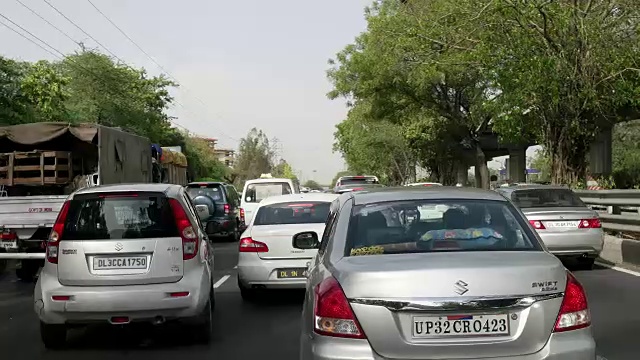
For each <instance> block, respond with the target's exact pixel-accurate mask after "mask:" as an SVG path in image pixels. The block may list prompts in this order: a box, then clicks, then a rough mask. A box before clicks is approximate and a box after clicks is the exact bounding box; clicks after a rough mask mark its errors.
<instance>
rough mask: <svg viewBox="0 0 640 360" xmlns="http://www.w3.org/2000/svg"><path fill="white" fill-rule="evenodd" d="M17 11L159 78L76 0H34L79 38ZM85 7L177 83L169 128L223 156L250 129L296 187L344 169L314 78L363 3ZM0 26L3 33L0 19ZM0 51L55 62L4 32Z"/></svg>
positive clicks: (45, 36)
mask: <svg viewBox="0 0 640 360" xmlns="http://www.w3.org/2000/svg"><path fill="white" fill-rule="evenodd" d="M1 1H2V6H1V7H0V14H2V15H4V16H6V17H7V18H9V19H11V20H13V21H14V22H16V23H17V24H19V25H20V26H22V27H23V28H25V29H26V30H28V31H29V32H31V33H32V34H34V35H35V36H37V37H39V38H40V39H42V40H43V41H45V42H46V43H47V44H49V45H50V46H52V47H53V48H55V49H57V50H59V51H60V52H62V53H69V52H73V51H74V50H77V49H78V46H77V44H75V43H74V42H73V41H72V40H71V39H69V38H67V37H66V36H65V35H63V34H61V33H60V32H58V31H57V30H55V29H54V28H53V27H52V26H50V25H49V24H47V23H46V22H45V21H44V20H42V19H41V18H39V17H38V16H37V15H35V14H33V13H32V12H30V11H29V10H28V9H26V8H25V7H23V6H22V5H20V3H19V2H18V0H1ZM19 1H21V2H22V3H23V4H25V5H27V6H28V7H30V8H31V9H33V10H34V11H35V12H37V13H38V14H39V15H41V16H42V17H44V18H45V19H46V20H47V21H49V22H51V23H52V24H54V25H55V26H56V27H58V28H60V29H61V30H62V31H64V32H65V33H66V34H67V35H68V36H69V37H71V38H72V39H73V40H75V41H78V42H82V43H84V44H85V46H87V47H90V48H97V49H100V50H101V51H103V52H105V53H107V51H106V50H105V49H104V48H101V47H100V45H98V44H97V43H96V42H95V41H94V40H92V39H91V37H93V38H94V39H95V40H97V41H98V42H100V44H102V45H103V46H104V47H106V48H107V49H108V50H109V51H110V52H111V53H113V54H115V55H117V57H118V58H120V59H122V60H124V61H125V62H127V63H128V64H130V65H132V66H136V67H144V68H146V69H147V70H148V71H149V72H150V73H152V74H159V73H161V72H162V70H161V69H160V68H159V67H158V66H157V65H156V64H154V62H153V61H151V60H150V59H149V58H148V57H147V56H146V55H145V54H144V53H142V52H141V51H140V50H139V49H138V48H137V47H136V46H135V45H133V44H132V43H131V42H129V41H128V40H127V39H126V37H124V35H122V34H121V33H120V32H119V31H118V30H117V29H116V28H115V27H113V26H112V25H111V24H110V23H109V22H108V21H107V20H106V19H105V18H103V17H102V16H101V15H100V13H99V12H98V11H96V9H94V8H93V7H92V5H91V3H89V1H88V0H46V1H48V2H49V3H51V4H52V5H53V6H55V7H56V8H57V9H58V10H59V11H60V12H61V13H62V14H64V15H65V16H66V17H68V18H69V19H71V20H72V21H73V22H74V23H76V24H77V25H78V26H79V27H80V28H81V29H82V30H84V31H85V32H86V33H87V34H89V35H90V36H88V35H87V34H85V33H84V32H83V31H82V30H80V29H79V28H77V27H75V26H74V25H73V24H71V23H70V22H69V21H67V20H66V19H65V18H64V17H63V16H62V15H60V14H58V13H57V12H56V11H55V10H54V9H53V8H51V7H50V6H48V5H47V3H46V2H45V0H19ZM91 1H92V2H93V3H94V4H95V5H96V6H97V7H98V8H99V9H100V10H101V11H102V12H103V13H105V14H106V15H107V16H108V17H109V18H110V19H111V20H112V21H113V22H115V24H116V25H118V26H119V27H120V28H121V29H122V30H124V32H125V33H126V34H127V35H128V36H129V37H131V38H132V39H133V40H134V41H135V42H136V43H137V44H138V45H140V47H141V48H142V49H143V50H144V51H145V52H146V53H147V54H149V55H151V56H152V57H154V58H155V60H156V62H157V63H159V64H160V65H161V66H162V67H163V68H164V69H166V70H167V71H168V72H169V73H170V74H171V75H172V76H173V77H175V78H176V79H177V80H179V82H180V84H181V85H182V87H181V88H180V89H179V90H176V91H174V96H175V97H176V100H177V102H178V103H179V104H176V105H174V106H173V107H172V108H171V109H170V110H169V113H170V114H171V115H173V116H177V117H178V119H177V120H176V121H177V122H178V123H179V124H180V125H182V126H184V127H186V128H188V129H189V130H190V131H192V132H194V133H197V134H199V135H201V136H206V137H215V138H218V139H220V145H221V146H223V147H232V148H237V145H238V139H240V138H241V137H243V136H244V135H245V134H246V133H247V132H248V131H249V130H250V129H251V128H252V127H257V128H259V129H262V130H263V131H265V132H266V133H267V134H268V135H269V137H275V138H278V139H279V147H280V149H281V155H282V156H283V157H284V158H285V159H287V160H288V161H289V162H290V163H291V164H292V166H293V167H294V168H295V169H296V170H298V171H300V174H299V175H301V177H302V179H309V178H314V179H315V180H318V181H320V182H322V183H328V182H329V181H330V180H331V179H332V178H333V176H334V175H335V173H336V172H338V171H340V170H342V169H343V168H344V163H343V161H342V159H341V157H340V155H339V154H334V153H332V151H331V147H332V143H333V132H334V129H335V127H334V126H335V124H337V123H338V122H340V121H341V120H343V118H344V117H345V115H346V107H345V105H344V102H343V101H341V100H335V101H330V100H328V99H327V97H326V93H327V92H328V91H329V90H330V89H331V86H330V84H329V82H328V81H327V79H326V76H325V74H326V73H325V72H326V70H327V68H328V65H327V60H328V59H329V58H331V57H333V56H334V55H335V53H336V52H338V51H340V50H341V49H342V48H343V47H344V46H345V45H346V44H348V43H350V42H352V41H353V40H354V38H355V37H356V36H357V35H358V34H359V33H360V32H362V31H363V30H365V28H366V22H365V20H364V16H363V10H364V7H365V6H366V5H368V4H370V3H371V0H323V1H311V0H271V1H267V0H244V1H221V0H209V1H207V0H190V1H175V0H173V1H168V0H91ZM0 23H4V24H9V25H10V26H13V27H14V28H15V26H14V25H11V24H10V23H9V22H8V21H7V20H5V19H4V18H2V17H1V16H0ZM0 53H1V54H2V55H4V56H8V57H12V58H20V59H23V60H30V61H34V60H38V59H49V60H54V59H55V57H53V56H52V55H51V54H49V53H47V52H45V51H44V50H42V49H41V48H39V47H37V46H36V45H34V44H32V43H30V42H28V41H27V40H25V39H23V38H22V37H20V36H18V35H16V34H15V33H14V32H12V31H10V30H8V29H7V28H6V27H4V26H0ZM166 145H170V144H166ZM531 152H532V150H530V151H529V154H531ZM500 165H501V161H500V162H496V161H494V162H490V164H489V166H491V167H499V166H500ZM314 170H315V172H314Z"/></svg>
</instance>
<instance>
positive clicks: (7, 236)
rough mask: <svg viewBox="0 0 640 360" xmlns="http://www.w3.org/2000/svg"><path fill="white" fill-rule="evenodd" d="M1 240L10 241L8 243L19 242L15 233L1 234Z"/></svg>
mask: <svg viewBox="0 0 640 360" xmlns="http://www.w3.org/2000/svg"><path fill="white" fill-rule="evenodd" d="M0 240H8V241H12V240H18V234H16V233H15V232H13V231H9V232H4V233H0Z"/></svg>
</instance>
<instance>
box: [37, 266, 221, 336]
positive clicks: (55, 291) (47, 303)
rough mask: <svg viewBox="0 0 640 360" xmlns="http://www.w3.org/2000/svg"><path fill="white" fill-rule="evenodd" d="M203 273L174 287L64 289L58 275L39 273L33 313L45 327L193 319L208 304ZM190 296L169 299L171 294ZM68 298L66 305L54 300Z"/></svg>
mask: <svg viewBox="0 0 640 360" xmlns="http://www.w3.org/2000/svg"><path fill="white" fill-rule="evenodd" d="M207 274H208V273H207V272H206V271H192V272H190V274H189V275H188V276H185V277H183V278H182V280H180V281H179V282H176V283H167V284H152V285H125V286H65V285H61V284H60V282H59V281H58V278H57V273H54V274H52V273H50V272H48V271H42V272H41V274H40V276H39V277H38V281H37V283H36V286H35V290H34V296H33V298H34V310H35V312H36V314H37V315H38V317H39V318H40V320H41V321H43V322H44V323H47V324H88V323H100V322H102V323H104V322H107V321H109V319H110V318H112V317H114V316H122V317H128V318H129V319H130V320H131V322H138V321H151V320H153V319H154V318H156V317H158V316H161V317H163V318H165V319H166V320H172V319H182V318H192V317H195V316H197V315H198V314H200V313H201V312H202V311H203V309H204V306H205V305H206V303H207V300H208V298H209V293H210V287H211V281H210V279H209V276H208V275H207ZM175 292H189V295H187V296H181V297H171V296H170V293H175ZM55 295H63V296H70V297H71V298H70V299H69V300H68V301H56V300H53V298H52V297H53V296H55Z"/></svg>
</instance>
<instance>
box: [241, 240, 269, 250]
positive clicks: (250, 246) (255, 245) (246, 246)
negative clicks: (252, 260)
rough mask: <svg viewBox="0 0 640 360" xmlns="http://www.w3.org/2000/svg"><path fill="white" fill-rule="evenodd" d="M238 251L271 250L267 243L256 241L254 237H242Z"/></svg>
mask: <svg viewBox="0 0 640 360" xmlns="http://www.w3.org/2000/svg"><path fill="white" fill-rule="evenodd" d="M238 251H240V252H245V253H264V252H269V247H268V246H267V244H265V243H263V242H260V241H255V240H253V239H252V238H250V237H249V238H242V239H240V246H239V249H238Z"/></svg>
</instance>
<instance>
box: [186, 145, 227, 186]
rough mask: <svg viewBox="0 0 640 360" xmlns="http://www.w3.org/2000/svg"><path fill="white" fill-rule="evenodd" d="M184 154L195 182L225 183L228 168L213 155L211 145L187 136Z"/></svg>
mask: <svg viewBox="0 0 640 360" xmlns="http://www.w3.org/2000/svg"><path fill="white" fill-rule="evenodd" d="M185 138H186V142H185V148H184V154H185V156H186V157H187V164H188V167H189V174H190V175H191V178H192V179H193V180H204V179H208V180H212V181H225V179H226V177H227V175H228V171H229V170H228V168H227V167H226V166H224V164H223V163H221V162H220V161H219V160H218V159H217V158H216V157H215V155H214V154H213V152H212V151H211V148H209V144H208V143H207V142H206V141H205V140H203V139H200V138H196V137H189V136H185Z"/></svg>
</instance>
